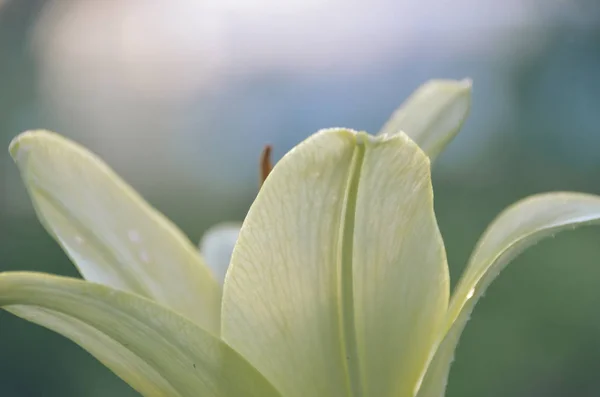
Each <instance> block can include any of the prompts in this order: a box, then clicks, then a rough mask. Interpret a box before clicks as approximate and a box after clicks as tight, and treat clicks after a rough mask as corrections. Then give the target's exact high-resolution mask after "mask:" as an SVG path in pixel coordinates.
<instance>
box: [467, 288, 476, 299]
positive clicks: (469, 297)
mask: <svg viewBox="0 0 600 397" xmlns="http://www.w3.org/2000/svg"><path fill="white" fill-rule="evenodd" d="M473 295H475V288H471V289H470V290H469V293H468V294H467V299H471V298H472V297H473Z"/></svg>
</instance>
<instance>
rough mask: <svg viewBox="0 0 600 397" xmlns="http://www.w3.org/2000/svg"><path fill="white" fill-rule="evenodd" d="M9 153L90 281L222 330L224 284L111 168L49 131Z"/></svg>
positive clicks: (21, 140) (45, 218) (42, 214)
mask: <svg viewBox="0 0 600 397" xmlns="http://www.w3.org/2000/svg"><path fill="white" fill-rule="evenodd" d="M10 152H11V154H12V156H13V158H14V160H15V162H16V163H17V165H18V166H19V169H20V171H21V175H22V178H23V181H24V182H25V185H26V186H27V190H28V191H29V194H30V196H31V200H32V201H33V204H34V207H35V209H36V212H37V215H38V217H39V219H40V220H41V222H42V224H43V225H44V226H45V227H46V229H47V230H48V231H49V233H50V234H51V235H52V236H53V237H54V238H55V239H56V241H57V242H58V243H59V244H60V245H61V246H62V248H63V249H64V250H65V252H66V253H67V255H68V256H69V257H70V258H71V260H72V261H73V263H74V264H75V265H76V266H77V268H78V269H79V271H80V273H81V274H82V276H83V277H84V278H86V279H87V280H90V281H95V282H99V283H101V284H105V285H108V286H112V287H115V288H118V289H122V290H125V291H130V292H134V293H136V294H140V295H142V296H146V297H148V298H151V299H154V300H156V301H157V302H160V303H162V304H164V305H167V306H169V307H170V308H172V309H173V310H175V311H177V312H179V313H181V314H183V315H185V316H187V317H189V318H190V319H191V320H193V321H195V322H197V323H198V324H200V325H202V326H203V327H205V328H206V329H208V330H211V331H213V332H218V330H219V314H220V298H221V287H220V286H219V284H218V283H217V282H216V281H215V280H214V278H213V276H212V274H211V273H210V270H209V269H208V267H206V266H205V265H204V263H203V261H202V259H201V258H200V256H199V255H198V253H197V251H196V249H195V248H194V246H193V245H192V244H191V243H190V241H189V240H188V239H187V238H186V237H185V236H184V235H183V233H182V232H181V231H180V230H179V229H177V227H176V226H175V225H173V224H172V223H171V222H170V221H169V220H168V219H166V218H165V217H164V216H163V215H162V214H160V213H159V212H158V211H156V210H155V209H154V208H152V207H151V206H150V205H149V204H148V203H147V202H145V201H144V200H143V198H142V197H140V196H139V195H138V194H137V193H136V192H135V191H134V190H133V189H132V188H131V187H129V186H128V185H127V184H126V183H125V182H124V181H123V180H121V179H120V178H119V177H118V176H117V175H116V174H115V173H114V172H113V171H112V170H111V169H110V168H109V167H108V166H107V165H106V164H105V163H103V162H102V161H101V160H100V159H99V158H97V157H96V156H95V155H93V154H92V153H90V152H89V151H87V150H86V149H85V148H83V147H81V146H79V145H77V144H76V143H74V142H72V141H69V140H67V139H65V138H62V137H60V136H59V135H57V134H54V133H50V132H47V131H33V132H26V133H23V134H21V135H19V136H18V137H17V138H15V139H14V140H13V142H12V143H11V146H10Z"/></svg>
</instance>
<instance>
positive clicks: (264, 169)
mask: <svg viewBox="0 0 600 397" xmlns="http://www.w3.org/2000/svg"><path fill="white" fill-rule="evenodd" d="M272 150H273V147H272V146H271V145H265V148H264V149H263V151H262V154H261V155H260V186H261V187H262V185H263V183H265V180H266V179H267V177H268V176H269V174H270V173H271V170H272V169H273V164H272V163H271V151H272Z"/></svg>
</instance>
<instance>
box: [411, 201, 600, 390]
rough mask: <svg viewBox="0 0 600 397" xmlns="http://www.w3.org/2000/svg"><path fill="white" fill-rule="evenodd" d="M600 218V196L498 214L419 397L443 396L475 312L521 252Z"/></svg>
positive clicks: (457, 295) (463, 283)
mask: <svg viewBox="0 0 600 397" xmlns="http://www.w3.org/2000/svg"><path fill="white" fill-rule="evenodd" d="M599 222H600V197H599V196H594V195H589V194H582V193H546V194H539V195H535V196H532V197H529V198H527V199H524V200H522V201H520V202H518V203H516V204H514V205H512V206H511V207H509V208H508V209H506V210H505V211H504V212H503V213H502V214H500V215H499V216H498V218H496V220H495V221H494V222H492V224H491V225H490V226H489V227H488V229H487V230H486V232H485V233H484V234H483V236H482V237H481V239H480V240H479V243H478V244H477V247H476V248H475V250H474V252H473V254H472V256H471V259H470V260H469V264H468V266H467V268H466V270H465V272H464V274H463V276H462V278H461V280H460V281H459V283H458V285H457V287H456V289H455V291H454V294H453V296H452V300H451V303H450V307H449V310H448V314H447V316H446V323H445V327H444V332H443V333H442V335H441V336H440V340H441V338H443V340H442V341H441V344H440V345H439V347H438V349H437V352H436V353H435V356H433V359H432V362H431V364H430V366H429V368H428V370H427V373H426V375H425V378H424V380H423V384H422V386H421V390H420V391H419V394H418V396H419V397H441V396H443V395H444V390H445V388H446V382H447V378H448V373H449V370H450V364H451V363H452V360H453V357H454V350H455V349H456V346H457V344H458V340H459V338H460V335H461V333H462V331H463V329H464V327H465V325H466V323H467V321H468V320H469V317H470V315H471V312H472V310H473V308H474V306H475V304H476V303H477V301H478V300H479V298H480V297H481V295H482V294H483V292H484V291H485V289H486V288H487V287H488V286H489V285H490V283H491V282H492V281H493V280H494V279H495V278H496V276H497V275H498V274H499V273H500V271H501V270H502V269H503V268H504V267H505V266H506V265H507V264H508V263H509V262H510V261H511V260H512V259H514V258H515V257H516V256H517V255H519V254H520V253H521V252H523V251H524V250H525V249H526V248H528V247H530V246H532V245H533V244H535V243H537V242H538V241H540V240H541V239H543V238H545V237H548V236H552V235H554V234H556V233H557V232H560V231H562V230H571V229H573V228H575V227H577V226H582V225H587V224H592V223H599Z"/></svg>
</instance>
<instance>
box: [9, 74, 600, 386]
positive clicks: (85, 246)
mask: <svg viewBox="0 0 600 397" xmlns="http://www.w3.org/2000/svg"><path fill="white" fill-rule="evenodd" d="M457 84H458V85H459V86H461V84H463V83H457ZM461 87H462V88H461V90H462V91H461V92H462V93H463V94H464V95H458V96H455V97H454V98H455V99H454V100H451V101H448V102H444V101H441V99H440V98H441V97H440V96H437V95H432V96H429V99H428V100H426V101H424V102H422V104H421V106H412V105H411V106H407V107H405V109H409V110H405V111H410V112H411V113H415V114H416V115H418V114H419V112H422V114H423V117H430V116H431V113H428V109H439V108H440V107H437V108H436V106H438V105H440V104H441V105H440V106H441V108H443V109H444V111H448V106H450V107H451V108H452V107H453V106H455V105H456V106H455V107H454V108H455V109H462V111H460V112H458V111H457V112H458V113H460V114H462V115H463V116H464V114H466V111H467V109H468V106H466V107H465V106H458V104H459V102H460V101H464V100H465V98H466V97H469V94H468V92H469V89H468V87H467V89H466V90H465V87H464V85H463V86H461ZM425 92H427V91H425ZM454 94H455V93H454ZM427 95H430V94H427ZM465 95H466V96H465ZM417 97H419V96H417ZM436 101H440V102H439V103H438V102H436ZM409 105H410V103H409ZM402 112H403V111H400V113H398V114H396V117H395V119H396V120H400V122H398V123H397V124H396V123H395V122H394V123H392V124H391V125H393V127H390V128H392V129H391V130H389V131H388V128H386V129H385V131H384V133H383V134H381V135H378V136H371V135H368V134H367V133H364V132H356V131H352V130H348V129H328V130H322V131H320V132H318V133H316V134H314V135H313V136H311V137H309V138H308V139H307V140H305V141H304V142H302V143H300V144H299V145H298V146H297V147H295V148H294V149H292V150H291V151H290V152H289V153H287V154H286V155H285V156H284V157H283V158H282V159H281V161H279V162H278V163H277V164H276V165H275V167H274V168H273V170H272V172H271V173H270V174H269V176H268V178H267V179H266V181H265V182H264V184H263V185H262V187H261V189H260V191H259V193H258V195H257V197H256V200H255V201H254V203H253V204H252V206H251V208H250V210H249V213H248V215H247V217H246V219H245V220H244V222H243V225H242V227H241V229H240V230H239V236H237V237H236V238H235V240H236V242H235V247H234V249H233V254H232V255H231V261H230V265H229V267H228V269H227V273H226V276H225V280H224V284H223V286H222V288H221V285H220V283H219V282H218V281H216V278H215V276H214V274H213V272H211V270H210V269H209V267H208V266H207V265H206V264H205V262H204V260H203V259H202V258H201V256H200V255H199V254H197V252H196V250H195V248H194V247H193V245H192V244H191V243H190V242H189V241H188V240H187V239H186V238H185V237H184V236H183V234H182V233H181V232H180V231H179V230H178V229H177V228H176V227H175V226H174V225H172V224H171V223H170V222H169V221H167V220H166V219H165V218H164V217H163V216H162V215H160V214H159V213H158V212H157V211H156V210H154V209H152V208H151V207H150V206H149V205H148V204H147V203H145V202H144V201H143V200H142V199H141V197H139V196H138V195H137V194H136V193H135V192H134V191H133V190H132V189H131V188H130V187H128V186H127V185H126V184H125V183H124V182H123V181H122V180H121V179H119V178H118V177H117V176H116V175H115V174H114V173H113V172H112V171H111V170H110V169H109V168H108V167H107V166H106V165H105V164H104V163H102V162H101V160H100V159H98V158H97V157H96V156H94V155H92V154H91V153H89V152H88V151H87V150H85V149H84V148H82V147H81V146H79V145H77V144H75V143H73V142H70V141H68V140H66V139H64V138H62V137H60V136H58V135H56V134H53V133H49V132H45V131H34V132H27V133H24V134H22V135H20V136H19V137H17V138H16V139H15V140H14V141H13V143H12V144H11V148H10V151H11V154H12V155H13V157H14V159H15V161H16V163H17V165H18V166H19V168H20V170H21V173H22V176H23V179H24V181H25V184H26V186H27V188H28V190H29V193H30V195H31V198H32V200H33V203H34V205H35V208H36V211H37V214H38V216H39V217H40V219H41V220H42V222H43V223H44V225H45V226H46V228H47V229H48V231H49V232H50V233H51V234H52V235H53V236H54V237H55V238H56V240H57V241H58V242H59V244H60V245H61V246H62V247H63V248H64V250H65V252H66V253H67V255H69V257H70V258H71V259H72V260H73V262H74V263H75V264H76V266H77V267H78V269H79V270H80V272H81V274H82V275H83V277H84V278H85V279H86V280H85V281H84V280H78V279H73V278H67V277H58V276H52V275H47V274H40V273H28V272H4V273H0V305H1V306H2V307H3V308H4V309H5V310H8V311H10V312H12V313H14V314H15V315H17V316H20V317H22V318H25V319H27V320H30V321H32V322H35V323H38V324H40V325H43V326H45V327H47V328H50V329H52V330H54V331H56V332H59V333H61V334H63V335H65V336H66V337H68V338H70V339H71V340H73V341H74V342H75V343H78V344H79V345H81V346H82V347H83V348H84V349H86V350H87V351H89V352H90V353H91V354H92V355H94V356H95V357H96V358H97V359H98V360H100V361H101V362H102V363H103V364H104V365H106V366H107V367H108V368H110V369H111V370H112V371H113V372H114V373H115V374H117V375H118V376H120V377H121V378H122V379H123V380H124V381H126V382H127V383H129V384H130V385H131V386H132V387H133V388H134V389H136V390H137V391H138V392H140V393H141V394H142V395H144V396H174V397H195V396H214V397H238V396H250V397H305V396H314V397H321V396H322V397H332V396H339V397H359V396H377V397H415V396H416V397H441V396H443V394H444V392H445V386H446V380H447V376H448V371H449V367H450V363H451V361H452V358H453V354H454V350H455V347H456V344H457V342H458V338H459V336H460V334H461V332H462V329H463V328H464V325H465V323H466V322H467V320H468V318H469V315H470V313H471V311H472V309H473V307H474V305H475V304H476V302H477V300H478V299H479V297H480V296H481V295H482V293H483V291H484V290H485V288H486V287H487V286H488V285H489V283H490V282H491V281H492V280H493V279H494V278H495V277H496V275H497V274H498V272H499V271H500V270H501V269H502V268H503V267H504V266H506V264H507V263H508V262H509V261H510V260H511V259H512V258H514V257H515V256H516V255H517V254H518V253H520V252H521V251H522V250H524V249H525V248H527V247H528V246H530V245H532V244H533V243H535V242H537V241H538V240H540V239H541V238H543V237H545V236H548V235H550V234H555V233H556V232H558V231H560V230H563V229H572V228H573V227H575V226H578V225H583V224H589V223H593V222H598V220H600V197H597V196H593V195H588V194H581V193H549V194H542V195H537V196H534V197H531V198H528V199H525V200H523V201H521V202H519V203H517V204H514V205H513V206H512V207H510V208H509V209H507V210H506V211H505V212H503V213H502V214H501V215H500V216H499V217H498V218H497V219H496V221H494V222H493V223H492V224H491V225H490V227H489V228H488V230H487V231H486V232H485V233H484V235H483V237H482V239H481V240H480V242H479V244H478V246H477V248H476V249H475V252H474V253H473V255H472V257H471V260H470V262H469V264H468V266H467V268H466V270H465V273H464V274H463V276H462V278H461V280H460V282H459V283H458V285H457V287H456V289H455V291H454V292H453V294H452V297H450V291H449V276H448V267H447V263H446V254H445V249H444V245H443V241H442V238H441V235H440V232H439V230H438V226H437V221H436V218H435V214H434V209H433V190H432V186H431V179H430V158H429V157H428V155H427V154H430V155H431V156H435V155H436V154H437V153H439V152H440V151H441V149H442V148H443V146H444V145H445V144H446V143H447V142H448V141H449V139H450V137H451V135H453V134H454V133H455V132H454V131H455V127H456V122H457V120H458V121H460V122H462V120H463V118H464V117H463V116H460V115H451V116H449V117H448V118H444V119H439V120H438V121H435V122H427V121H422V120H418V117H417V116H416V115H414V116H411V117H408V115H406V116H402ZM436 112H437V111H436ZM398 115H400V116H401V117H400V116H398ZM403 120H404V121H403ZM406 120H416V121H410V122H408V121H406ZM440 120H442V121H440ZM443 120H451V121H450V122H448V121H443ZM403 123H407V124H406V125H405V124H403ZM398 128H406V129H407V131H408V132H407V134H405V133H403V132H400V131H398ZM411 137H413V138H414V139H411ZM421 139H422V141H421ZM415 142H416V143H415ZM419 144H423V150H422V149H421V148H420V147H419ZM233 230H234V232H235V233H237V229H236V228H234V229H233ZM235 233H234V234H235ZM209 236H210V235H209ZM217 237H218V236H217ZM209 240H210V237H207V238H206V239H205V243H203V244H201V245H202V246H203V247H204V249H203V250H204V252H205V253H206V257H207V260H209V261H211V262H213V263H221V264H222V263H224V262H223V260H222V259H215V260H213V259H209V258H226V257H228V250H227V249H224V250H223V251H219V249H215V248H214V247H215V245H214V244H215V243H209ZM215 241H217V242H219V244H220V243H221V242H222V238H220V237H218V238H216V240H215ZM213 250H214V251H213ZM217 251H219V252H220V253H218V254H214V256H213V254H212V253H211V252H217ZM222 252H225V254H224V255H223V254H222ZM225 263H226V262H225Z"/></svg>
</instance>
